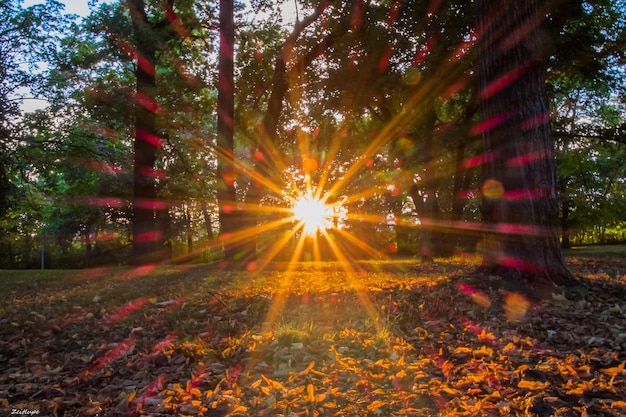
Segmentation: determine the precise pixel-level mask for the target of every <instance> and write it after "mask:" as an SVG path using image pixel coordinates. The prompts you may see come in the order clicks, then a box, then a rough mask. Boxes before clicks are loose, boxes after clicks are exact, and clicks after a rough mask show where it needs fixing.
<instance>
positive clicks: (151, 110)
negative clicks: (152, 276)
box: [127, 0, 163, 265]
mask: <svg viewBox="0 0 626 417" xmlns="http://www.w3.org/2000/svg"><path fill="white" fill-rule="evenodd" d="M127 4H128V7H129V11H130V16H131V20H132V25H133V31H134V35H135V42H136V49H137V51H136V55H137V57H136V60H137V62H136V70H135V75H136V78H137V80H136V82H137V84H136V88H137V91H136V97H135V99H136V104H135V141H134V145H133V152H134V158H135V160H134V171H133V178H134V184H133V214H132V218H133V250H132V258H131V262H132V263H133V264H135V265H139V264H145V263H151V262H156V261H158V260H159V252H160V251H159V249H160V248H159V246H160V245H159V244H160V243H162V242H163V236H162V234H161V233H160V232H159V229H158V227H157V223H156V210H157V209H158V208H159V207H160V206H161V205H160V204H159V202H158V201H157V193H156V183H155V175H154V166H155V163H156V160H157V152H158V149H159V147H160V139H159V137H158V135H157V132H156V111H157V110H158V107H157V105H156V101H155V91H154V90H155V87H156V78H155V75H156V67H155V65H156V46H155V44H154V42H153V41H152V40H151V39H150V38H151V32H152V31H151V28H150V23H149V22H148V17H147V15H146V12H145V4H144V1H143V0H128V2H127Z"/></svg>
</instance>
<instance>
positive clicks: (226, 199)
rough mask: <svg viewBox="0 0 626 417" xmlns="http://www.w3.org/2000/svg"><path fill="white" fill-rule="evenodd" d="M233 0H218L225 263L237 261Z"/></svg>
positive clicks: (221, 220) (220, 201)
mask: <svg viewBox="0 0 626 417" xmlns="http://www.w3.org/2000/svg"><path fill="white" fill-rule="evenodd" d="M233 9H234V7H233V0H220V17H219V19H220V54H219V62H218V79H219V81H218V85H217V148H218V161H217V180H218V188H217V201H218V206H219V224H220V239H221V240H222V243H223V245H224V259H225V260H226V261H227V262H232V261H235V260H237V259H238V258H239V255H238V249H237V239H236V236H235V232H236V231H237V230H238V228H239V225H238V218H239V217H240V215H239V214H240V213H239V207H238V204H237V193H236V189H235V178H236V169H235V152H234V150H235V143H234V117H235V99H234V97H235V85H234V70H233V68H234V63H233V59H234V46H235V23H234V17H233V12H234V10H233Z"/></svg>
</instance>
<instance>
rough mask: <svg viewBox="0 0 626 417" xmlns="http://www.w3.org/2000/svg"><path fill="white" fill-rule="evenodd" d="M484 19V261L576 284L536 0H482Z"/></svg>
mask: <svg viewBox="0 0 626 417" xmlns="http://www.w3.org/2000/svg"><path fill="white" fill-rule="evenodd" d="M478 23H479V25H478V30H477V32H478V33H481V34H482V35H481V37H480V39H479V40H478V42H479V44H478V63H477V74H478V79H479V86H480V90H479V98H480V103H479V106H480V108H479V111H480V118H481V121H480V122H479V124H478V125H477V126H476V127H475V128H474V131H475V133H476V134H481V135H482V140H483V148H484V149H483V151H484V154H483V155H482V159H483V161H484V165H483V167H482V168H483V170H482V174H483V184H482V191H483V201H482V207H481V210H482V214H483V221H484V223H485V228H486V230H487V232H488V233H487V235H486V237H485V239H486V240H485V242H486V245H485V247H486V252H485V254H484V255H485V256H484V266H485V267H486V268H487V269H489V270H490V271H491V273H494V274H498V275H503V276H507V277H513V278H523V279H525V280H527V282H530V283H532V284H537V285H546V284H547V285H554V284H557V285H570V284H573V283H574V282H576V280H575V278H573V276H572V275H571V273H570V272H569V271H568V269H567V267H566V266H565V262H564V259H563V256H562V253H561V248H560V244H559V232H558V201H557V196H556V179H555V177H556V174H555V172H556V163H555V158H554V143H553V139H552V136H551V129H550V126H549V120H548V118H549V113H548V106H547V100H546V98H545V81H544V68H543V67H542V65H541V64H542V61H543V60H542V55H541V54H542V52H541V47H540V38H539V36H538V27H539V25H540V23H541V16H540V14H539V11H538V0H524V1H509V0H480V1H479V2H478Z"/></svg>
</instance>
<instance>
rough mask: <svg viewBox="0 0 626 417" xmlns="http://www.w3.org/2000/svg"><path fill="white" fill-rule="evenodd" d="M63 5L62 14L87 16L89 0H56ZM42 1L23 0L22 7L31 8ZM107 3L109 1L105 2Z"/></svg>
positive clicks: (42, 1)
mask: <svg viewBox="0 0 626 417" xmlns="http://www.w3.org/2000/svg"><path fill="white" fill-rule="evenodd" d="M58 1H59V2H61V3H63V4H65V10H64V13H66V14H77V15H79V16H87V15H88V14H89V0H58ZM44 2H45V1H44V0H24V7H28V6H32V5H33V4H39V3H44ZM107 2H108V3H110V2H111V0H108V1H107Z"/></svg>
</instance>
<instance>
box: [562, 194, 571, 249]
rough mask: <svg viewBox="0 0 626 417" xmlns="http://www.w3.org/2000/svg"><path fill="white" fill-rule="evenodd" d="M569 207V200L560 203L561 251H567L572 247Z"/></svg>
mask: <svg viewBox="0 0 626 417" xmlns="http://www.w3.org/2000/svg"><path fill="white" fill-rule="evenodd" d="M570 206H571V202H570V200H569V199H565V200H563V201H562V202H561V248H563V249H569V248H571V247H572V243H571V242H570V231H569V226H570V225H569V212H570V209H571V207H570Z"/></svg>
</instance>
